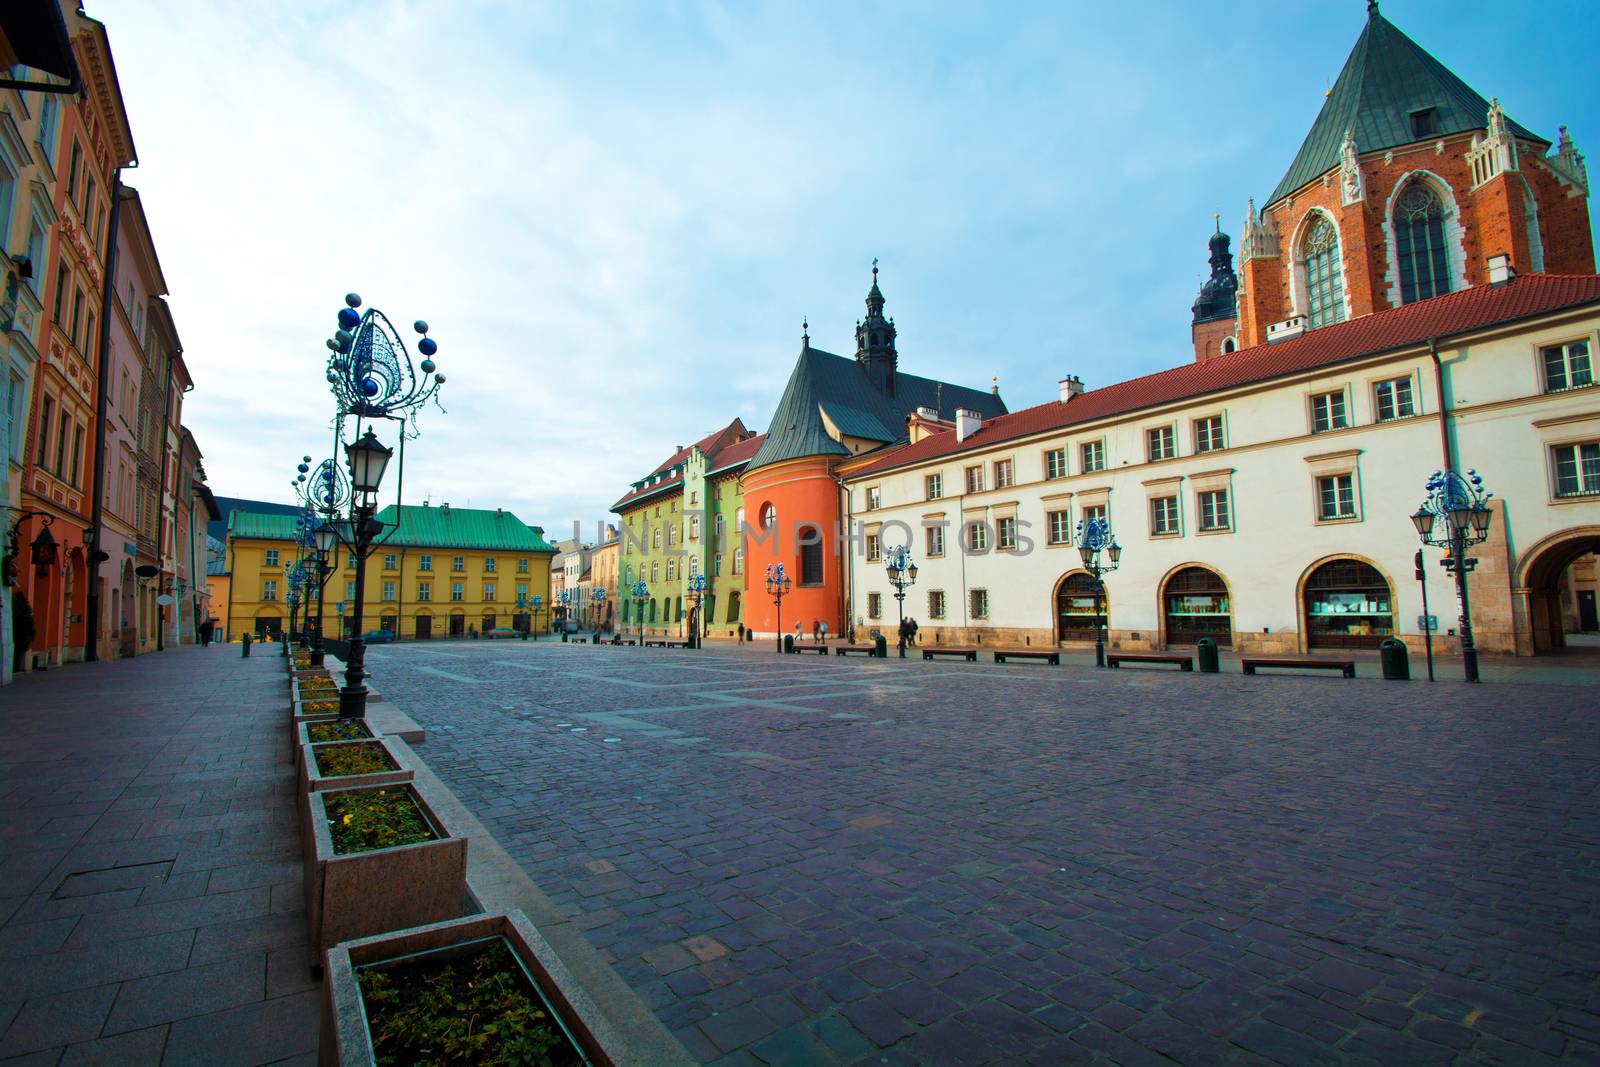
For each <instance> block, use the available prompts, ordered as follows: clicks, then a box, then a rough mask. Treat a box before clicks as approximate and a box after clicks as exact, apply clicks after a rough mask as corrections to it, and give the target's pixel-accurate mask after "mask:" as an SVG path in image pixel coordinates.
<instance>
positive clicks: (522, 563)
mask: <svg viewBox="0 0 1600 1067" xmlns="http://www.w3.org/2000/svg"><path fill="white" fill-rule="evenodd" d="M517 573H518V574H527V573H528V557H527V556H523V557H521V558H520V559H518V560H517Z"/></svg>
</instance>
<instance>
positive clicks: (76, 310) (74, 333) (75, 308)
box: [67, 289, 83, 347]
mask: <svg viewBox="0 0 1600 1067" xmlns="http://www.w3.org/2000/svg"><path fill="white" fill-rule="evenodd" d="M82 322H83V290H82V289H74V290H73V291H72V323H71V325H70V326H69V327H68V328H67V336H68V337H69V338H71V340H72V344H73V347H77V346H78V344H79V337H78V326H79V325H80V324H81V323H82Z"/></svg>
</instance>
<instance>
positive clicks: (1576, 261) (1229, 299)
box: [1193, 0, 1595, 360]
mask: <svg viewBox="0 0 1600 1067" xmlns="http://www.w3.org/2000/svg"><path fill="white" fill-rule="evenodd" d="M1367 11H1368V18H1367V25H1366V27H1365V29H1364V30H1363V31H1362V33H1361V36H1360V37H1359V38H1358V39H1357V40H1356V43H1355V47H1354V48H1353V49H1352V50H1351V52H1350V56H1349V58H1348V59H1346V60H1345V64H1344V68H1343V69H1342V70H1341V71H1340V72H1339V77H1338V79H1337V80H1336V81H1335V82H1334V84H1333V88H1332V89H1331V90H1330V91H1329V92H1328V96H1327V100H1326V102H1325V103H1324V104H1323V105H1322V110H1321V112H1320V113H1319V114H1318V115H1317V119H1316V122H1315V123H1313V124H1312V127H1311V131H1310V132H1309V133H1308V134H1307V135H1306V139H1305V142H1304V143H1303V144H1301V146H1300V150H1299V152H1297V153H1296V154H1295V157H1294V160H1293V162H1292V163H1290V164H1289V169H1288V170H1287V171H1286V172H1285V173H1284V175H1283V178H1282V179H1281V180H1280V181H1279V182H1278V185H1277V188H1275V189H1273V190H1272V192H1271V194H1270V195H1269V196H1268V197H1267V198H1266V202H1265V203H1264V204H1263V205H1262V206H1261V207H1260V208H1259V209H1258V208H1257V207H1256V204H1255V200H1254V199H1252V200H1251V201H1250V203H1249V207H1248V209H1247V210H1246V212H1245V218H1244V228H1243V230H1242V231H1241V239H1240V248H1239V269H1238V271H1237V274H1236V273H1235V271H1234V269H1233V266H1232V256H1231V255H1230V254H1229V252H1228V244H1229V239H1228V236H1227V235H1226V234H1223V233H1220V232H1219V233H1218V234H1216V235H1215V236H1213V237H1212V239H1211V269H1212V274H1211V277H1210V278H1209V279H1207V281H1206V282H1205V284H1204V286H1203V287H1202V289H1201V292H1200V296H1199V299H1198V300H1196V302H1195V305H1194V324H1193V339H1194V345H1195V358H1196V359H1199V360H1205V359H1208V358H1211V357H1212V356H1215V355H1219V354H1222V353H1226V352H1232V351H1234V350H1236V349H1242V348H1250V347H1252V346H1254V345H1259V344H1261V343H1263V342H1268V341H1277V340H1281V339H1285V338H1288V337H1293V336H1296V335H1298V334H1300V333H1303V332H1305V331H1306V330H1314V329H1316V328H1318V327H1320V326H1327V325H1330V324H1332V323H1336V322H1342V321H1344V320H1346V319H1353V318H1357V317H1359V316H1362V315H1370V314H1372V313H1373V312H1376V311H1384V310H1387V309H1390V308H1397V307H1400V306H1402V305H1405V304H1410V303H1414V302H1416V301H1418V300H1426V299H1428V298H1429V297H1433V296H1440V295H1443V294H1445V293H1451V292H1456V291H1459V290H1461V289H1465V288H1467V287H1469V286H1474V285H1483V284H1485V283H1487V282H1490V281H1493V280H1495V279H1492V278H1491V277H1490V275H1489V267H1488V264H1489V262H1490V260H1491V259H1493V258H1494V257H1496V256H1500V255H1503V256H1505V257H1506V259H1505V265H1506V268H1507V269H1508V270H1509V271H1510V272H1511V273H1515V274H1527V273H1541V274H1543V273H1548V274H1590V273H1593V271H1594V269H1595V260H1594V244H1593V240H1592V238H1591V236H1590V230H1589V205H1588V174H1587V171H1586V169H1585V167H1584V163H1583V157H1582V156H1581V155H1580V154H1579V153H1578V151H1577V149H1576V148H1575V147H1574V146H1573V143H1572V140H1571V138H1569V137H1568V136H1567V132H1566V128H1565V127H1562V129H1561V130H1560V136H1559V139H1558V140H1557V142H1556V143H1555V144H1554V145H1552V144H1551V142H1550V141H1548V140H1546V139H1545V138H1543V137H1541V136H1539V135H1538V134H1536V133H1533V132H1532V131H1530V130H1528V129H1527V128H1525V127H1524V126H1522V125H1520V124H1519V123H1517V122H1516V121H1515V120H1514V119H1512V118H1511V117H1510V116H1508V115H1507V114H1506V113H1505V111H1504V110H1503V109H1502V108H1501V107H1500V103H1499V101H1498V100H1496V99H1490V100H1485V99H1484V98H1483V97H1482V96H1481V95H1479V94H1478V93H1477V92H1476V91H1475V90H1474V89H1472V88H1471V87H1470V86H1468V85H1467V84H1466V83H1465V82H1463V81H1462V80H1461V79H1460V78H1458V77H1456V76H1455V75H1454V74H1453V73H1451V72H1450V70H1448V69H1447V68H1446V67H1445V66H1444V65H1443V64H1442V63H1440V62H1439V61H1438V60H1437V59H1435V58H1434V57H1433V56H1431V55H1429V54H1428V53H1427V52H1426V51H1425V50H1423V49H1422V48H1421V47H1420V46H1419V45H1418V44H1417V43H1416V42H1415V41H1413V40H1411V38H1409V37H1407V36H1406V35H1405V34H1404V33H1401V32H1400V30H1398V29H1397V28H1396V27H1395V26H1394V24H1393V23H1391V22H1390V21H1389V20H1388V19H1386V18H1384V17H1383V14H1382V13H1381V12H1380V11H1379V9H1378V4H1377V2H1376V0H1372V2H1370V3H1369V4H1368V5H1367Z"/></svg>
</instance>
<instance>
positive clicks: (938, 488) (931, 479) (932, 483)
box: [922, 474, 944, 500]
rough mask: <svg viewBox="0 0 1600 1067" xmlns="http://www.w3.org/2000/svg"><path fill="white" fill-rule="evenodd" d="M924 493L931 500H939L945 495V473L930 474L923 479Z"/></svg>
mask: <svg viewBox="0 0 1600 1067" xmlns="http://www.w3.org/2000/svg"><path fill="white" fill-rule="evenodd" d="M922 489H923V495H924V496H925V497H926V498H927V499H929V500H939V499H941V498H943V496H944V475H942V474H929V475H927V476H925V477H924V478H923V479H922Z"/></svg>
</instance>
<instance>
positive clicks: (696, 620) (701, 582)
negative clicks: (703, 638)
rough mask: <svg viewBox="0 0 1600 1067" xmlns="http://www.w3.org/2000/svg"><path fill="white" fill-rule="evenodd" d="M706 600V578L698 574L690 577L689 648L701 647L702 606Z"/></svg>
mask: <svg viewBox="0 0 1600 1067" xmlns="http://www.w3.org/2000/svg"><path fill="white" fill-rule="evenodd" d="M705 598H706V576H705V575H703V574H700V573H699V572H696V573H694V574H691V575H690V576H689V647H690V648H699V647H700V605H701V604H702V603H703V602H704V601H705Z"/></svg>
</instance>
